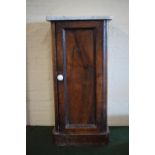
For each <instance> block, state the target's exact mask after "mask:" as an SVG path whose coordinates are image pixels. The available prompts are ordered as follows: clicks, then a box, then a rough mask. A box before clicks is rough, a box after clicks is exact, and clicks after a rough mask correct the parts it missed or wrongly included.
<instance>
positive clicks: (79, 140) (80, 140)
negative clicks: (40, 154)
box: [53, 128, 109, 146]
mask: <svg viewBox="0 0 155 155" xmlns="http://www.w3.org/2000/svg"><path fill="white" fill-rule="evenodd" d="M108 140H109V133H108V132H101V133H96V134H92V133H91V134H89V133H88V134H64V133H60V132H56V131H55V128H54V129H53V141H54V143H55V144H56V145H60V146H64V145H101V144H102V145H103V144H107V143H108Z"/></svg>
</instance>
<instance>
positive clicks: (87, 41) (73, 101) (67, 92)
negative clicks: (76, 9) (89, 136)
mask: <svg viewBox="0 0 155 155" xmlns="http://www.w3.org/2000/svg"><path fill="white" fill-rule="evenodd" d="M102 24H103V23H102V22H99V21H98V22H95V21H93V22H92V21H91V22H90V21H88V22H81V21H79V22H78V21H76V22H59V23H56V39H57V41H56V42H57V44H56V50H57V54H56V61H57V74H59V73H60V74H63V76H64V80H63V81H58V82H57V90H58V105H59V106H58V107H59V110H58V112H59V126H60V130H61V131H64V132H67V131H73V132H80V131H86V132H88V131H91V132H97V131H99V130H103V129H104V126H105V124H104V123H103V122H105V119H106V118H104V116H105V114H104V113H103V111H105V107H104V103H105V101H106V89H105V88H106V85H104V84H105V83H106V75H104V66H103V65H104V64H105V63H104V62H103V60H105V59H104V54H103V53H104V51H103V47H102V42H103V40H102V34H103V28H102ZM105 113H106V111H105Z"/></svg>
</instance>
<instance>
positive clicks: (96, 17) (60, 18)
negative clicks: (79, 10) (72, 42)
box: [46, 16, 112, 21]
mask: <svg viewBox="0 0 155 155" xmlns="http://www.w3.org/2000/svg"><path fill="white" fill-rule="evenodd" d="M111 19H112V17H110V16H46V20H47V21H60V20H111Z"/></svg>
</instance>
